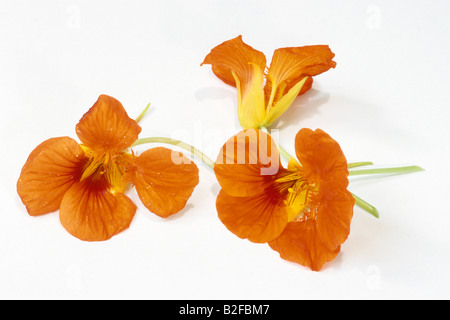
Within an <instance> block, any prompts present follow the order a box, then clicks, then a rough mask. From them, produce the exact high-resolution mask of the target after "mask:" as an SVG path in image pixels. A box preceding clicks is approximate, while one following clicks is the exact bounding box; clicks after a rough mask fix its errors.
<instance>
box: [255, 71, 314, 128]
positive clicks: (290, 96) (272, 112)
mask: <svg viewBox="0 0 450 320" xmlns="http://www.w3.org/2000/svg"><path fill="white" fill-rule="evenodd" d="M308 79H309V78H303V80H301V81H299V82H298V83H297V84H296V85H295V86H294V87H292V88H291V89H290V90H289V92H288V93H287V94H285V95H284V96H283V97H282V98H281V99H279V100H278V101H277V102H276V104H275V105H274V106H273V107H271V108H269V109H268V110H267V112H266V117H265V119H264V121H263V126H265V127H268V126H270V125H271V124H272V123H273V122H274V121H275V120H277V119H278V118H279V117H280V116H281V115H282V114H283V113H284V112H285V111H286V110H287V109H288V108H289V107H290V106H291V104H292V103H293V102H294V100H295V98H297V96H298V95H299V93H300V91H302V88H303V87H304V85H305V83H306V82H307V80H308Z"/></svg>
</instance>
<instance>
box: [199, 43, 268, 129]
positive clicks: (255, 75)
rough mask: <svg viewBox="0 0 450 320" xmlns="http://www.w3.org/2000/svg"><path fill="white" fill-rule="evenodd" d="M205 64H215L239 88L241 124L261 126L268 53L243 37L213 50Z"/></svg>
mask: <svg viewBox="0 0 450 320" xmlns="http://www.w3.org/2000/svg"><path fill="white" fill-rule="evenodd" d="M203 64H211V65H212V70H213V72H214V73H215V74H216V76H217V77H218V78H219V79H221V80H222V81H224V82H225V83H227V84H229V85H233V86H235V87H237V90H238V115H239V122H240V123H241V126H242V127H243V128H244V129H247V128H259V127H260V125H261V123H262V121H263V120H264V117H265V101H264V70H265V68H266V57H265V55H264V54H263V53H262V52H260V51H257V50H255V49H253V48H252V47H250V46H248V45H247V44H245V43H244V42H243V41H242V36H239V37H237V38H234V39H232V40H228V41H226V42H224V43H222V44H221V45H218V46H217V47H215V48H214V49H212V50H211V53H210V54H208V55H207V56H206V58H205V60H204V61H203V63H202V65H203Z"/></svg>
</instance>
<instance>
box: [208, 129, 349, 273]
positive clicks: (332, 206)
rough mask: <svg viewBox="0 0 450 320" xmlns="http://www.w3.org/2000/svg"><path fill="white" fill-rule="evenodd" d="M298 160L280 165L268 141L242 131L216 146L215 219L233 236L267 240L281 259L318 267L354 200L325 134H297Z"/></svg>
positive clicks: (330, 253) (336, 149)
mask: <svg viewBox="0 0 450 320" xmlns="http://www.w3.org/2000/svg"><path fill="white" fill-rule="evenodd" d="M295 148H296V155H297V158H298V160H299V161H298V162H297V161H296V160H294V159H293V158H291V161H290V162H289V165H288V168H287V169H286V168H284V167H282V166H281V165H280V154H279V151H278V148H277V147H276V144H275V142H274V141H273V139H272V138H271V137H270V136H269V135H267V134H266V133H264V132H262V131H260V130H252V129H249V130H245V131H242V132H240V133H239V134H237V135H236V136H234V137H232V138H231V139H230V140H228V142H227V143H226V144H225V145H224V146H223V147H222V149H221V152H220V154H219V156H218V158H217V160H216V164H215V167H214V171H215V173H216V177H217V179H218V181H219V183H220V185H221V187H222V190H221V191H220V193H219V196H218V197H217V202H216V206H217V211H218V214H219V218H220V220H221V221H222V222H223V223H224V225H225V226H226V227H227V228H228V229H229V230H230V231H231V232H233V233H234V234H236V235H237V236H238V237H240V238H246V239H248V240H250V241H252V242H257V243H265V242H268V243H269V245H270V247H271V248H272V249H274V250H276V251H278V252H279V253H280V255H281V257H282V258H283V259H286V260H289V261H293V262H297V263H299V264H302V265H304V266H308V267H310V268H311V269H312V270H315V271H317V270H320V269H321V268H322V266H323V265H324V263H326V262H327V261H331V260H333V259H334V258H335V257H336V256H337V254H338V253H339V251H340V246H341V244H342V243H344V241H345V240H346V239H347V237H348V235H349V233H350V223H351V220H352V217H353V206H354V204H355V200H354V198H353V196H352V194H351V193H350V192H349V191H348V190H347V186H348V174H349V172H348V169H347V160H346V158H345V156H344V154H343V152H342V150H341V148H340V146H339V144H338V143H337V142H336V141H335V140H333V139H332V138H331V137H330V136H329V135H328V134H326V133H325V132H323V131H322V130H320V129H318V130H316V131H312V130H310V129H302V130H300V131H299V132H298V134H297V136H296V138H295Z"/></svg>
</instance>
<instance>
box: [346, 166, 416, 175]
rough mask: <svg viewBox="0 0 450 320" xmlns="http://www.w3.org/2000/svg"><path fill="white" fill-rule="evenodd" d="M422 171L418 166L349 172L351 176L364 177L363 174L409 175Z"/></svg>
mask: <svg viewBox="0 0 450 320" xmlns="http://www.w3.org/2000/svg"><path fill="white" fill-rule="evenodd" d="M423 170H424V169H423V168H421V167H418V166H409V167H396V168H381V169H366V170H353V171H350V175H351V176H358V175H365V174H389V173H394V174H395V173H398V174H402V173H410V172H417V171H423Z"/></svg>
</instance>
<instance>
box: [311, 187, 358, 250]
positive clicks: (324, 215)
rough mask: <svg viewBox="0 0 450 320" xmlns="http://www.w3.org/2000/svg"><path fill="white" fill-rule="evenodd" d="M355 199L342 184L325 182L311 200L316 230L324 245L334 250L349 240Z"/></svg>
mask: <svg viewBox="0 0 450 320" xmlns="http://www.w3.org/2000/svg"><path fill="white" fill-rule="evenodd" d="M354 206H355V199H354V198H353V196H352V194H351V193H350V192H349V191H348V190H347V189H346V188H345V187H343V186H342V185H341V184H339V183H334V182H323V183H322V184H321V185H320V192H319V193H318V194H317V195H316V196H315V197H314V198H313V199H312V200H311V208H312V210H314V211H315V222H316V228H317V232H318V235H319V238H320V239H321V241H322V243H323V244H324V245H325V246H326V247H327V248H329V249H330V250H334V249H335V248H337V247H338V246H340V245H341V244H343V243H344V242H345V240H347V238H348V235H349V234H350V225H351V222H352V218H353V207H354Z"/></svg>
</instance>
